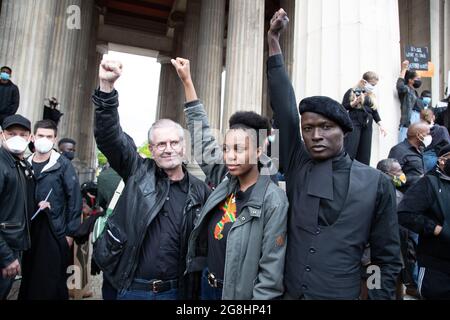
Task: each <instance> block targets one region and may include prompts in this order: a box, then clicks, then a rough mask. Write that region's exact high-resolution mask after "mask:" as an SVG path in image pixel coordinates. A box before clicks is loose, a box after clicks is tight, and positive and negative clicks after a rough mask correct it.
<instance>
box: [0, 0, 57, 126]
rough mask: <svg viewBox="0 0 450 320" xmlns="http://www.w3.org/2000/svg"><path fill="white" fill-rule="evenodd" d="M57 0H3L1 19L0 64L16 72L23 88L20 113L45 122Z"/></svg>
mask: <svg viewBox="0 0 450 320" xmlns="http://www.w3.org/2000/svg"><path fill="white" fill-rule="evenodd" d="M57 2H58V1H57V0H29V1H17V0H3V1H2V8H1V16H0V61H1V63H2V64H3V65H9V66H10V67H11V68H12V69H13V74H12V80H13V82H14V83H16V84H17V85H18V86H19V90H20V94H21V99H20V108H19V111H18V113H20V114H22V115H24V116H25V117H27V118H29V119H30V121H31V122H35V121H37V120H39V119H41V118H42V115H43V104H44V95H45V85H46V80H47V79H46V76H47V68H48V57H49V55H50V53H51V50H52V48H51V46H50V44H51V41H52V35H53V29H54V19H55V14H56V8H57Z"/></svg>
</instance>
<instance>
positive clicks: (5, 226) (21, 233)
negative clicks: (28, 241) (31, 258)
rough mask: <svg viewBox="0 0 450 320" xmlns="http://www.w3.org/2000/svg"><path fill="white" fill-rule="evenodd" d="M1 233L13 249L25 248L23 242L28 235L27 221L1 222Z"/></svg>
mask: <svg viewBox="0 0 450 320" xmlns="http://www.w3.org/2000/svg"><path fill="white" fill-rule="evenodd" d="M0 234H1V235H2V237H3V240H5V241H6V243H7V244H8V246H9V247H10V248H11V249H14V250H22V249H24V246H23V243H24V239H25V237H26V236H27V235H26V225H25V223H18V222H17V223H16V222H2V223H0Z"/></svg>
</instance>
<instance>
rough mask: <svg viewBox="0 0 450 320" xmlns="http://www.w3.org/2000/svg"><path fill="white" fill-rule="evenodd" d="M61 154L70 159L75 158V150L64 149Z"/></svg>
mask: <svg viewBox="0 0 450 320" xmlns="http://www.w3.org/2000/svg"><path fill="white" fill-rule="evenodd" d="M62 154H63V156H64V157H66V158H67V159H69V160H70V161H72V160H73V159H74V158H75V152H72V151H64V152H63V153H62Z"/></svg>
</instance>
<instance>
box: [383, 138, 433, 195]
mask: <svg viewBox="0 0 450 320" xmlns="http://www.w3.org/2000/svg"><path fill="white" fill-rule="evenodd" d="M389 158H390V159H396V160H397V161H398V162H399V163H400V166H401V167H402V170H403V172H404V173H405V175H406V178H407V181H406V185H405V188H404V189H402V190H400V191H402V192H403V191H406V190H407V189H408V188H409V187H410V186H412V185H413V184H414V183H416V182H417V181H418V180H419V179H420V178H421V177H422V176H423V175H424V173H425V169H424V165H423V156H422V154H421V153H420V152H419V151H417V149H416V147H414V146H413V145H412V144H410V143H409V141H408V139H406V140H405V141H403V142H401V143H399V144H398V145H396V146H395V147H393V148H392V149H391V152H390V153H389Z"/></svg>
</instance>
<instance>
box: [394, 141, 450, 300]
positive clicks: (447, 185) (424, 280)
mask: <svg viewBox="0 0 450 320" xmlns="http://www.w3.org/2000/svg"><path fill="white" fill-rule="evenodd" d="M398 217H399V221H400V224H401V225H402V226H404V227H405V228H408V229H409V230H412V231H414V232H415V233H418V234H419V244H418V247H417V260H418V263H419V267H420V270H419V281H418V290H419V293H420V295H421V296H422V297H423V298H425V299H429V300H438V299H446V300H448V299H450V145H447V146H446V147H444V148H442V149H441V151H440V153H439V160H438V164H437V166H436V169H435V170H431V171H429V172H428V173H427V174H426V175H425V177H423V178H422V179H420V180H419V181H418V182H417V183H416V184H415V185H413V186H412V187H411V188H410V189H409V190H408V191H407V192H406V194H405V196H404V198H403V201H402V202H401V203H400V206H399V208H398Z"/></svg>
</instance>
